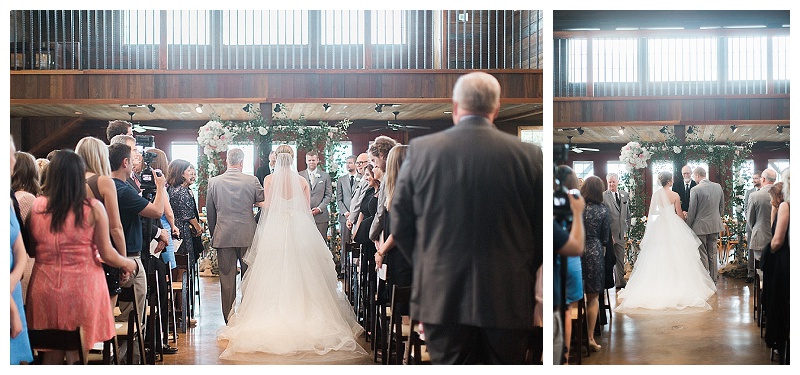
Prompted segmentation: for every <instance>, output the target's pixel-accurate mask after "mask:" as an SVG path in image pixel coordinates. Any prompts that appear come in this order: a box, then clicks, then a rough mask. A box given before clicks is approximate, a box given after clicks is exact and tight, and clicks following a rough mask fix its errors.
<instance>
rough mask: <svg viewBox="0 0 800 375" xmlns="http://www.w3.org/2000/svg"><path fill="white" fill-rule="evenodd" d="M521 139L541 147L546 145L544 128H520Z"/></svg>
mask: <svg viewBox="0 0 800 375" xmlns="http://www.w3.org/2000/svg"><path fill="white" fill-rule="evenodd" d="M518 133H519V139H520V140H521V141H523V142H527V143H533V144H535V145H537V146H539V147H542V146H543V144H544V130H543V127H542V126H520V127H519V128H518Z"/></svg>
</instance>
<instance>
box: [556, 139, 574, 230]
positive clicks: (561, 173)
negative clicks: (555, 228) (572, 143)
mask: <svg viewBox="0 0 800 375" xmlns="http://www.w3.org/2000/svg"><path fill="white" fill-rule="evenodd" d="M568 153H569V145H566V144H565V145H561V146H555V147H554V150H553V179H554V183H555V188H554V189H553V217H554V219H555V220H556V221H558V222H559V223H562V224H564V226H565V227H569V225H570V224H571V223H572V210H571V209H570V204H569V197H568V195H570V194H572V195H573V196H574V197H578V196H580V191H578V190H577V189H567V187H566V186H564V181H566V179H567V176H568V174H569V173H570V171H569V170H568V169H563V168H559V165H562V164H564V163H566V162H567V155H568Z"/></svg>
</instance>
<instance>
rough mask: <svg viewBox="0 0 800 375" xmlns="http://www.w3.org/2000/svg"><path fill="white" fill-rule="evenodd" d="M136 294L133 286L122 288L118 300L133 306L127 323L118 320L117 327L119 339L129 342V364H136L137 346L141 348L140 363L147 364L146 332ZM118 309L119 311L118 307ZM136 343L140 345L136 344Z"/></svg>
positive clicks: (127, 356) (127, 355) (127, 358)
mask: <svg viewBox="0 0 800 375" xmlns="http://www.w3.org/2000/svg"><path fill="white" fill-rule="evenodd" d="M135 296H136V293H135V290H134V287H133V286H131V287H129V288H122V293H120V294H119V298H118V299H117V302H132V303H133V308H132V309H131V311H130V313H128V316H127V319H126V321H125V323H122V322H116V323H115V327H116V329H117V340H119V341H124V342H126V343H127V354H126V360H127V362H126V363H127V364H129V365H132V364H134V363H133V349H134V348H135V347H138V349H139V363H138V364H140V365H143V364H145V358H144V357H145V350H144V332H143V327H142V325H141V319H140V317H139V306H138V304H137V303H136V297H135ZM116 310H117V311H118V309H116ZM116 315H119V314H116ZM126 323H127V324H126ZM135 344H138V345H136V346H134V345H135Z"/></svg>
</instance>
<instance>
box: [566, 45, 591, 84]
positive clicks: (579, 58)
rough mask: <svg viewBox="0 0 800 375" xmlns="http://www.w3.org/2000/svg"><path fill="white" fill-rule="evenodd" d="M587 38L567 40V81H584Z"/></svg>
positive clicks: (585, 78)
mask: <svg viewBox="0 0 800 375" xmlns="http://www.w3.org/2000/svg"><path fill="white" fill-rule="evenodd" d="M587 45H588V40H586V39H569V40H567V54H568V56H567V61H568V66H569V67H568V71H569V82H570V83H580V82H586V80H587V79H588V77H586V66H587V64H588V62H587V59H586V51H587Z"/></svg>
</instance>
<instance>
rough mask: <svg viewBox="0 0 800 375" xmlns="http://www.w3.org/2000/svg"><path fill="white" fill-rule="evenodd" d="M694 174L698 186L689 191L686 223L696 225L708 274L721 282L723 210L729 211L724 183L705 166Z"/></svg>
mask: <svg viewBox="0 0 800 375" xmlns="http://www.w3.org/2000/svg"><path fill="white" fill-rule="evenodd" d="M692 176H693V177H694V180H695V181H696V182H697V186H695V187H694V188H692V190H691V191H690V192H689V211H688V212H687V213H686V225H688V226H689V228H692V230H693V231H694V233H695V234H696V235H697V238H699V239H700V242H702V246H700V248H699V251H700V261H701V262H702V263H703V266H704V267H705V268H706V270H708V275H709V276H711V280H714V283H716V282H717V276H718V272H717V268H718V267H719V263H717V240H718V239H719V232H721V231H722V230H723V229H725V227H724V226H723V225H722V213H723V212H724V211H725V198H724V196H723V194H722V186H720V184H718V183H716V182H711V181H710V180H709V179H708V178H706V170H705V169H703V167H697V168H695V169H694V171H693V174H692Z"/></svg>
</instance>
